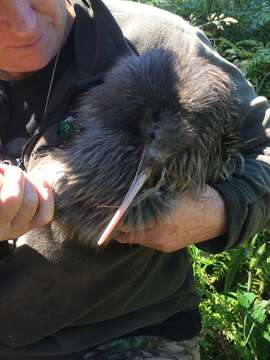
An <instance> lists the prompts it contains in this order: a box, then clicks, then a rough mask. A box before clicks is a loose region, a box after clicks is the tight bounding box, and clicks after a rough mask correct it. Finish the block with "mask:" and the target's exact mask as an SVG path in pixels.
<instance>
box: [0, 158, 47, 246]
mask: <svg viewBox="0 0 270 360" xmlns="http://www.w3.org/2000/svg"><path fill="white" fill-rule="evenodd" d="M53 205H54V203H53V195H52V191H51V188H50V186H49V184H48V183H47V182H46V181H45V180H43V179H42V177H41V175H40V174H35V175H31V176H30V175H28V174H26V173H25V172H23V171H22V170H21V169H19V168H18V167H16V166H12V165H6V164H3V163H0V241H2V240H13V239H16V238H17V237H19V236H20V235H22V234H25V233H26V232H27V231H29V230H31V229H33V228H36V227H41V226H44V225H46V224H47V223H49V222H50V221H51V220H52V218H53Z"/></svg>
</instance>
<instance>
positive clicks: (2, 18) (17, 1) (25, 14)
mask: <svg viewBox="0 0 270 360" xmlns="http://www.w3.org/2000/svg"><path fill="white" fill-rule="evenodd" d="M36 20H37V18H36V13H35V11H34V10H33V9H32V7H31V4H30V1H29V0H2V1H1V0H0V27H1V28H2V29H3V28H6V29H12V30H13V31H14V32H16V34H17V35H21V36H29V34H31V33H33V32H34V31H35V29H36Z"/></svg>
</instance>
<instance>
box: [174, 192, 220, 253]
mask: <svg viewBox="0 0 270 360" xmlns="http://www.w3.org/2000/svg"><path fill="white" fill-rule="evenodd" d="M173 217H174V223H175V226H176V227H178V235H179V242H180V243H181V247H185V246H188V245H192V244H195V243H200V242H203V241H206V240H209V239H214V238H217V237H219V236H221V235H224V234H225V233H226V209H225V204H224V201H223V199H222V197H221V196H220V194H219V193H218V192H217V191H216V190H215V189H214V188H212V187H210V186H207V188H206V191H205V192H204V193H203V194H202V195H201V196H200V197H199V198H194V197H192V196H190V195H186V196H184V197H183V198H182V199H180V200H179V201H178V203H177V206H176V209H175V214H174V215H173Z"/></svg>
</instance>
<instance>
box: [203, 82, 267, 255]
mask: <svg viewBox="0 0 270 360" xmlns="http://www.w3.org/2000/svg"><path fill="white" fill-rule="evenodd" d="M243 82H245V80H244V79H243ZM240 95H241V94H239V95H238V96H240ZM245 101H246V108H247V109H249V111H248V112H247V113H246V114H245V116H244V118H240V121H241V120H242V124H241V128H240V133H241V140H242V146H243V147H242V154H243V156H244V168H243V170H242V171H240V172H239V173H235V174H234V175H233V177H232V179H230V180H226V181H223V182H221V183H217V184H213V185H212V186H213V187H214V188H215V189H216V190H217V191H218V192H219V194H220V195H221V196H222V198H223V200H224V203H225V208H226V216H227V228H228V232H227V234H226V235H224V236H220V237H218V238H215V239H212V240H209V241H206V242H203V243H200V244H197V247H198V248H199V249H201V250H204V251H207V252H211V253H218V252H221V251H223V250H225V249H228V248H231V247H233V246H235V245H238V244H240V243H241V242H243V241H245V240H247V239H249V238H250V237H251V236H253V235H254V234H255V233H257V232H260V231H262V230H263V229H264V228H265V227H266V226H267V225H268V224H269V223H270V148H269V146H270V139H269V137H270V132H269V131H270V129H269V127H270V106H269V103H268V102H267V100H266V99H265V98H263V97H255V98H254V99H252V100H251V101H248V100H247V99H246V100H245Z"/></svg>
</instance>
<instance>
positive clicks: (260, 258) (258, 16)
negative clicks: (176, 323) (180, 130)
mask: <svg viewBox="0 0 270 360" xmlns="http://www.w3.org/2000/svg"><path fill="white" fill-rule="evenodd" d="M144 2H147V3H148V4H151V5H155V6H158V7H161V8H163V9H166V10H168V11H171V12H174V13H176V14H178V15H181V16H183V17H184V18H185V19H187V20H189V21H190V22H191V23H193V24H194V25H196V26H199V27H200V28H201V29H203V30H204V31H205V32H206V33H207V35H208V37H209V38H210V40H211V41H212V43H213V44H214V46H215V47H216V48H217V50H218V52H219V53H220V54H221V55H222V56H224V57H225V58H227V59H228V60H229V61H231V62H233V63H235V64H236V65H237V66H238V67H239V68H240V69H241V70H242V72H243V73H244V75H245V76H246V78H248V79H249V80H250V82H251V83H252V84H253V85H254V86H255V88H256V90H257V92H258V94H260V95H264V96H266V97H268V98H270V0H267V1H263V0H144ZM269 240H270V232H268V231H264V233H263V234H257V235H256V236H254V238H253V239H250V241H249V242H248V243H246V244H243V245H242V246H241V247H239V248H236V249H233V250H230V251H228V252H225V253H222V254H218V255H215V256H212V255H207V254H204V253H202V252H200V251H199V250H198V249H197V248H195V247H192V248H191V250H190V254H191V256H192V258H193V263H194V270H195V274H196V281H197V287H198V291H199V293H200V295H201V298H202V304H201V311H202V315H203V323H204V331H205V335H204V338H203V339H202V342H201V344H202V358H203V359H207V360H210V359H217V360H225V359H226V360H234V359H244V360H251V359H252V360H253V359H258V360H269V359H270V321H269V320H270V311H269V309H270V300H269V299H270V241H269Z"/></svg>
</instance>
